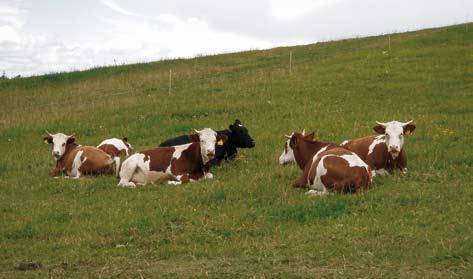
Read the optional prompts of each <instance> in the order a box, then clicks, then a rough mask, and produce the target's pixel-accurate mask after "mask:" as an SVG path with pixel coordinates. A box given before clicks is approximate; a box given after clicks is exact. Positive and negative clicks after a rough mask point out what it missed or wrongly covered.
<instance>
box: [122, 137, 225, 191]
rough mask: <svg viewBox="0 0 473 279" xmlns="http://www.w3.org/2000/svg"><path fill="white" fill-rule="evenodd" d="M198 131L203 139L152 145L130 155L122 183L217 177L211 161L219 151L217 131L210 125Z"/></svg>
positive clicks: (176, 182) (176, 181)
mask: <svg viewBox="0 0 473 279" xmlns="http://www.w3.org/2000/svg"><path fill="white" fill-rule="evenodd" d="M195 131H196V133H197V134H196V136H197V137H198V138H199V141H195V142H191V143H187V144H183V145H177V146H170V147H158V148H154V149H149V150H145V151H142V152H138V153H135V154H133V155H131V156H130V157H128V159H126V160H125V161H124V162H123V164H122V167H121V170H120V182H119V183H118V186H123V187H131V188H134V187H136V184H140V185H145V184H148V183H154V182H168V184H181V183H187V182H190V181H193V180H197V179H200V178H208V179H211V178H213V175H212V174H211V173H210V172H209V164H208V163H209V160H210V159H212V158H213V157H214V155H215V143H216V142H217V133H216V132H215V131H214V130H212V129H209V128H205V129H203V130H201V131H197V130H195ZM219 139H220V138H219Z"/></svg>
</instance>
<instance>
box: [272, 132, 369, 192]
mask: <svg viewBox="0 0 473 279" xmlns="http://www.w3.org/2000/svg"><path fill="white" fill-rule="evenodd" d="M287 137H288V140H287V142H286V143H285V146H284V151H283V153H282V154H281V156H280V158H279V162H280V163H281V164H285V163H289V162H294V161H295V162H296V163H297V165H298V166H299V167H300V168H301V169H302V170H303V173H302V177H300V178H299V179H297V180H295V181H294V182H293V184H292V186H294V187H304V188H305V187H308V188H310V190H309V191H308V192H306V194H308V195H325V194H327V192H328V190H333V191H337V192H343V193H351V192H355V193H359V192H361V191H362V190H363V189H365V188H368V187H370V185H371V180H372V179H371V170H370V168H369V167H368V165H367V164H366V163H365V162H363V160H361V159H360V157H358V155H356V154H355V153H353V152H351V151H349V150H346V149H344V148H342V147H340V146H338V145H336V144H331V143H325V142H320V141H317V140H314V139H313V134H310V135H303V134H300V133H292V135H290V136H287Z"/></svg>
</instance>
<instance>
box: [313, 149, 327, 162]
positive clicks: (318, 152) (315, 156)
mask: <svg viewBox="0 0 473 279" xmlns="http://www.w3.org/2000/svg"><path fill="white" fill-rule="evenodd" d="M327 147H328V145H327V146H325V147H322V148H320V150H319V151H317V153H315V155H314V160H315V159H316V158H317V157H318V156H319V154H320V153H322V152H324V151H325V150H327Z"/></svg>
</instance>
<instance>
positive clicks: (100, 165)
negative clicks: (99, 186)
mask: <svg viewBox="0 0 473 279" xmlns="http://www.w3.org/2000/svg"><path fill="white" fill-rule="evenodd" d="M79 151H83V153H82V155H81V160H82V161H83V160H84V158H87V160H85V162H84V163H83V164H82V165H81V166H80V168H79V172H80V173H81V174H82V175H84V174H85V175H90V174H113V173H114V168H113V160H112V159H111V157H110V156H109V155H108V154H107V153H105V152H104V151H102V150H100V149H98V148H96V147H92V146H79V145H77V144H76V143H75V142H74V139H73V140H72V141H71V142H70V143H68V144H66V150H65V152H64V155H63V156H62V157H61V158H60V159H59V160H57V161H56V167H55V169H53V170H52V171H51V172H50V175H52V176H58V175H60V174H61V173H63V172H66V173H67V174H70V172H71V171H72V164H73V162H74V158H75V157H76V154H77V152H79Z"/></svg>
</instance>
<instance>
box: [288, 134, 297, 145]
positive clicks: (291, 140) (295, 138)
mask: <svg viewBox="0 0 473 279" xmlns="http://www.w3.org/2000/svg"><path fill="white" fill-rule="evenodd" d="M296 144H297V137H294V136H292V137H291V139H290V140H289V145H290V146H291V147H294V146H296Z"/></svg>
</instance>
